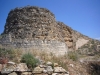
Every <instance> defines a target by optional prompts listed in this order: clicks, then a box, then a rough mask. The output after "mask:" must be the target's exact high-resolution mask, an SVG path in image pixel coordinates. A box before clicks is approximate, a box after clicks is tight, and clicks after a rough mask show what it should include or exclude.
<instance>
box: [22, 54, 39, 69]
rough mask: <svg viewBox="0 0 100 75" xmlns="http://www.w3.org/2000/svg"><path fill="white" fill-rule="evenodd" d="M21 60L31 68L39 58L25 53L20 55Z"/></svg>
mask: <svg viewBox="0 0 100 75" xmlns="http://www.w3.org/2000/svg"><path fill="white" fill-rule="evenodd" d="M21 62H23V63H26V64H27V66H28V67H29V68H32V69H33V68H34V67H36V65H37V64H38V63H39V60H38V59H36V58H35V57H34V56H33V55H32V54H30V53H27V54H24V55H23V56H22V59H21Z"/></svg>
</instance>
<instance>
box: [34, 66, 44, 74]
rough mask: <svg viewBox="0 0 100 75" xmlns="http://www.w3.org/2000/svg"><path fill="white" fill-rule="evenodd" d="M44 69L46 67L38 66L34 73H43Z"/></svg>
mask: <svg viewBox="0 0 100 75" xmlns="http://www.w3.org/2000/svg"><path fill="white" fill-rule="evenodd" d="M43 70H45V69H44V68H40V67H36V68H34V70H33V73H36V74H38V73H42V72H43Z"/></svg>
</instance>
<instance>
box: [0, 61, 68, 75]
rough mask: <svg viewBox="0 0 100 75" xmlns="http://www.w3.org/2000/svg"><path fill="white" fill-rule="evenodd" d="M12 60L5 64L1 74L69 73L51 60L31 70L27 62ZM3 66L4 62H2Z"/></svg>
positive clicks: (56, 74)
mask: <svg viewBox="0 0 100 75" xmlns="http://www.w3.org/2000/svg"><path fill="white" fill-rule="evenodd" d="M13 63H14V62H10V64H9V63H7V64H4V65H5V67H3V68H1V70H0V73H1V74H0V75H33V74H34V75H69V72H68V71H66V70H65V69H63V68H62V67H59V65H58V64H57V63H56V64H57V65H56V66H53V65H54V64H52V63H51V62H47V63H46V64H45V65H43V64H40V65H38V66H37V67H35V68H34V69H33V70H29V69H28V67H27V65H26V64H25V63H19V64H16V63H15V64H13ZM0 65H1V66H2V64H0Z"/></svg>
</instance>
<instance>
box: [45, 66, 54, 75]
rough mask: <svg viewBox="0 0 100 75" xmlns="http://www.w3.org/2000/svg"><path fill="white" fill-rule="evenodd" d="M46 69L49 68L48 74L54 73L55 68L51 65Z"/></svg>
mask: <svg viewBox="0 0 100 75" xmlns="http://www.w3.org/2000/svg"><path fill="white" fill-rule="evenodd" d="M46 70H47V73H48V74H51V73H53V69H52V67H51V66H47V68H46Z"/></svg>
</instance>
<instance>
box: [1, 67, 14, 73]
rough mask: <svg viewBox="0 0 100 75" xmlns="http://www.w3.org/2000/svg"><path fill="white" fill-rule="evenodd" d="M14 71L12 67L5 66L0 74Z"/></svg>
mask: <svg viewBox="0 0 100 75" xmlns="http://www.w3.org/2000/svg"><path fill="white" fill-rule="evenodd" d="M14 69H15V67H14V66H7V67H4V68H2V70H1V73H2V74H8V73H11V72H13V71H14Z"/></svg>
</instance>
